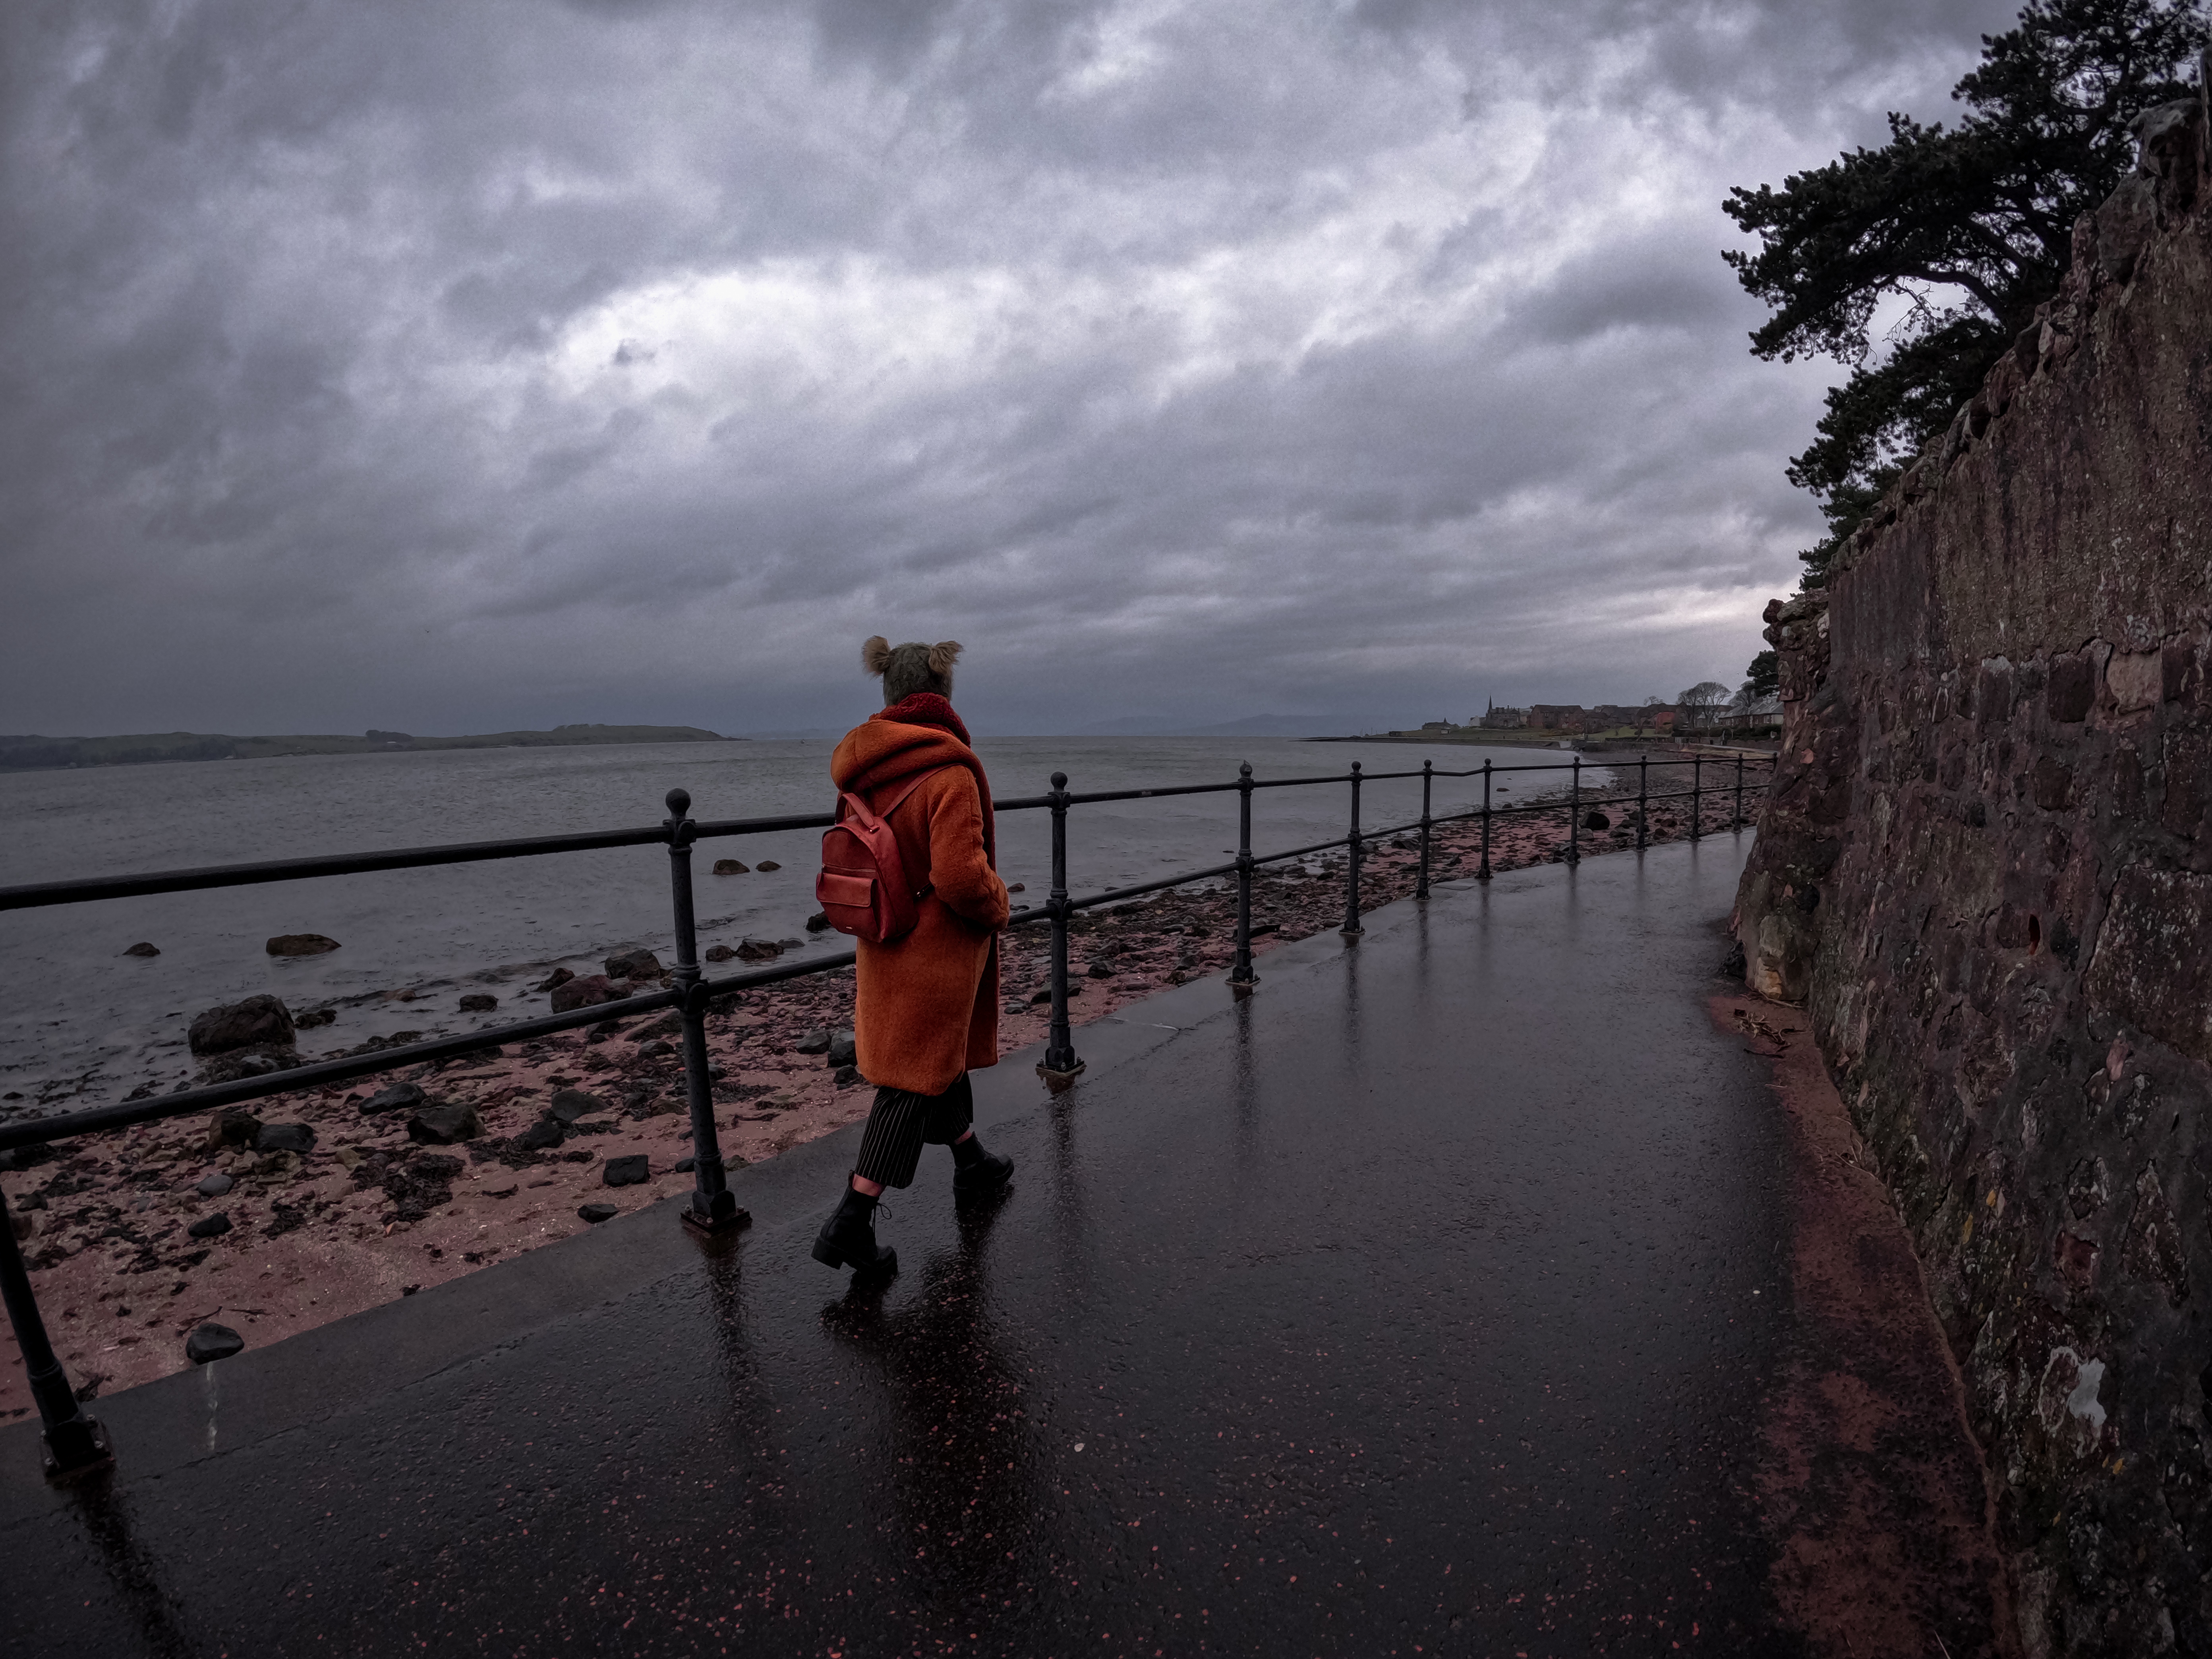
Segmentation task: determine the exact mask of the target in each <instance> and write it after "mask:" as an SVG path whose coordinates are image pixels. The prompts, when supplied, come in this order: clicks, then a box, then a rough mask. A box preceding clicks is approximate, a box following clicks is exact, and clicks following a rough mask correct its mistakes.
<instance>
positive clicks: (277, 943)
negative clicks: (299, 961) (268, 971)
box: [262, 933, 338, 957]
mask: <svg viewBox="0 0 2212 1659" xmlns="http://www.w3.org/2000/svg"><path fill="white" fill-rule="evenodd" d="M262 948H263V949H264V950H265V951H268V952H269V954H270V956H272V957H319V956H321V955H322V954H323V953H324V952H325V951H335V950H337V948H338V942H337V940H336V939H332V938H331V937H330V935H328V934H327V933H279V934H277V935H276V938H274V939H270V941H269V943H268V944H267V945H264V946H263V947H262Z"/></svg>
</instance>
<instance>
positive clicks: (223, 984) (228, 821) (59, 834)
mask: <svg viewBox="0 0 2212 1659" xmlns="http://www.w3.org/2000/svg"><path fill="white" fill-rule="evenodd" d="M831 747H832V744H830V743H829V741H828V740H811V741H779V742H750V743H740V742H727V743H697V744H623V745H610V746H605V747H589V748H583V747H579V748H573V749H513V750H441V751H431V752H427V753H396V754H382V755H328V756H299V757H284V758H280V759H270V760H253V761H194V762H179V763H168V764H161V765H146V766H116V767H100V768H88V769H71V770H66V771H51V772H18V773H11V774H6V775H0V832H4V835H5V843H4V844H5V845H6V847H7V849H8V855H7V858H6V860H5V863H4V875H0V881H4V882H6V883H8V884H15V883H22V882H37V881H57V880H66V879H70V878H84V877H92V876H103V875H116V874H124V873H131V872H142V871H152V870H164V869H174V868H179V867H187V866H200V865H211V864H228V863H234V862H240V861H245V860H258V859H276V858H293V857H301V856H307V855H311V854H331V853H355V852H368V851H373V850H377V849H380V848H395V847H412V846H421V845H430V844H440V843H446V842H466V841H479V840H492V839H499V838H505V837H508V836H547V835H562V834H570V833H574V832H577V831H581V830H586V829H619V828H624V827H630V826H641V825H646V824H651V823H657V822H659V820H660V818H662V817H664V816H665V812H666V808H665V806H664V805H663V798H664V797H665V795H666V793H667V792H668V791H669V790H670V789H671V788H674V787H682V788H684V789H686V790H688V791H690V795H691V812H692V816H693V817H696V818H699V819H702V820H708V819H720V818H739V817H775V816H778V815H784V814H794V813H805V812H824V811H829V810H830V808H831V807H832V806H833V805H835V793H834V791H833V790H832V789H831V787H830V785H829V752H830V750H831ZM977 747H978V750H979V751H980V753H981V756H982V758H983V761H984V763H985V765H986V766H987V769H988V770H989V773H990V777H991V781H992V786H993V789H994V793H995V794H996V795H998V796H999V797H1000V799H1013V798H1018V797H1023V796H1030V795H1036V794H1042V793H1044V792H1045V791H1046V790H1047V789H1048V788H1049V787H1050V778H1051V775H1052V774H1053V773H1054V771H1061V772H1065V773H1066V775H1067V777H1068V787H1069V788H1071V789H1072V790H1075V791H1079V792H1080V791H1085V790H1112V789H1129V788H1142V787H1172V786H1176V785H1184V784H1194V783H1230V782H1234V781H1235V780H1236V777H1237V765H1238V763H1240V762H1244V761H1249V762H1250V763H1251V764H1252V768H1253V771H1254V775H1255V777H1256V778H1258V779H1260V780H1261V781H1267V780H1270V779H1280V778H1291V777H1316V776H1324V775H1338V774H1342V773H1344V772H1346V771H1348V770H1349V769H1350V768H1351V766H1352V763H1353V762H1354V761H1358V762H1359V763H1361V764H1362V765H1363V767H1364V769H1365V770H1366V771H1368V772H1370V773H1392V772H1408V771H1411V772H1418V771H1419V769H1420V766H1421V763H1422V762H1423V761H1424V760H1432V761H1434V762H1435V763H1436V764H1437V767H1438V768H1439V769H1451V770H1455V771H1456V770H1462V769H1468V768H1479V767H1480V766H1481V764H1482V763H1483V761H1484V760H1485V759H1486V758H1488V759H1490V760H1492V761H1493V762H1494V763H1496V764H1498V765H1499V766H1527V765H1528V764H1531V763H1565V762H1566V761H1568V760H1569V759H1570V758H1571V757H1568V756H1566V755H1563V754H1556V753H1547V752H1542V751H1537V752H1531V751H1530V750H1526V749H1505V748H1499V749H1494V750H1486V749H1480V748H1474V747H1469V746H1467V745H1463V744H1435V745H1423V744H1401V743H1357V742H1354V743H1325V744H1317V743H1306V742H1299V741H1297V740H1294V739H1288V738H1004V739H993V738H988V737H982V738H979V739H978V744H977ZM1564 776H1565V775H1563V774H1562V775H1552V774H1543V773H1536V774H1528V773H1521V774H1516V775H1512V776H1511V777H1510V778H1504V779H1499V780H1497V784H1498V794H1497V797H1496V799H1497V801H1498V804H1500V805H1504V804H1507V803H1510V802H1511V801H1514V800H1516V799H1528V798H1529V797H1530V796H1531V795H1533V794H1534V793H1537V792H1538V791H1540V790H1547V789H1549V788H1551V787H1558V786H1559V785H1560V784H1562V783H1563V782H1564ZM1584 777H1585V781H1586V782H1589V781H1595V780H1594V778H1593V774H1592V773H1591V771H1590V770H1589V769H1586V770H1585V773H1584ZM1480 799H1481V781H1480V778H1474V779H1464V778H1453V779H1439V780H1438V781H1437V783H1436V785H1435V793H1434V797H1433V810H1434V811H1436V812H1437V813H1439V814H1442V813H1444V812H1449V811H1462V810H1465V809H1467V808H1468V807H1471V806H1474V805H1479V804H1480ZM1348 805H1349V791H1348V789H1347V788H1346V786H1344V785H1341V784H1335V785H1315V786H1312V787H1302V788H1284V789H1263V790H1260V791H1257V792H1255V795H1254V798H1253V843H1254V849H1255V852H1258V853H1261V854H1266V853H1267V852H1270V851H1274V850H1280V849H1287V848H1292V847H1298V846H1304V845H1305V844H1307V843H1309V842H1318V841H1322V840H1324V839H1326V838H1328V837H1329V836H1340V835H1342V834H1343V833H1344V829H1345V825H1346V811H1347V808H1348ZM1419 812H1420V782H1419V779H1418V778H1414V779H1410V780H1407V779H1401V780H1397V781H1370V782H1369V783H1367V784H1366V785H1365V786H1364V788H1363V791H1362V801H1361V819H1362V823H1363V824H1364V826H1365V827H1368V828H1370V829H1373V828H1389V827H1392V826H1395V825H1397V824H1402V823H1409V822H1411V821H1412V820H1413V819H1414V818H1416V817H1419ZM999 839H1000V871H1001V872H1002V873H1003V874H1004V875H1005V877H1006V879H1007V881H1008V882H1010V883H1012V882H1019V883H1021V884H1023V885H1024V888H1025V889H1026V891H1025V892H1024V894H1022V895H1020V896H1018V897H1017V900H1016V902H1028V903H1032V904H1036V903H1042V902H1043V900H1044V897H1045V896H1046V892H1047V890H1048V887H1049V885H1050V881H1051V861H1050V860H1051V839H1050V817H1049V814H1048V813H1046V812H1043V811H1015V812H1008V813H1006V814H1005V815H1003V816H1002V817H1000V822H999ZM1067 839H1068V885H1069V888H1070V890H1072V891H1073V892H1074V893H1075V894H1077V895H1078V896H1080V895H1082V894H1085V893H1092V892H1098V891H1102V890H1110V889H1114V888H1119V887H1124V886H1131V885H1135V884H1139V883H1142V882H1146V881H1154V880H1158V878H1161V877H1162V876H1164V875H1167V874H1170V873H1172V872H1174V871H1176V870H1177V869H1192V868H1198V867H1203V866H1208V865H1212V864H1218V863H1220V862H1222V861H1223V860H1225V858H1226V857H1228V856H1230V855H1232V854H1234V853H1235V851H1236V848H1237V797H1236V795H1235V794H1234V793H1225V794H1218V795H1199V796H1171V797H1168V798H1166V799H1158V798H1155V799H1143V800H1135V801H1117V802H1102V803H1098V804H1095V805H1086V806H1079V807H1077V808H1075V809H1074V810H1073V811H1072V812H1071V813H1070V815H1069V818H1068V837H1067ZM819 849H820V832H819V831H818V830H793V831H785V832H782V833H779V834H772V835H761V836H734V837H726V838H718V839H714V840H710V841H702V842H700V843H699V845H698V847H697V848H696V851H695V853H694V854H693V857H692V869H693V878H694V887H695V890H696V895H697V898H696V904H697V914H698V917H699V936H700V945H701V948H702V950H703V949H705V948H706V947H708V946H709V945H715V944H731V945H735V944H736V943H738V941H739V940H740V939H744V938H747V937H750V938H757V939H776V940H784V939H797V940H799V941H802V943H800V944H799V945H798V946H797V947H795V948H796V951H798V952H799V953H803V954H811V953H821V954H827V953H829V952H832V951H842V950H844V949H846V948H847V947H848V941H847V940H845V939H842V938H841V937H840V936H838V935H836V934H834V933H831V934H819V935H817V934H810V933H807V932H806V931H805V921H806V918H807V917H808V916H809V915H811V914H813V912H814V910H815V908H816V905H815V902H814V896H813V884H814V874H815V871H816V869H817V866H818V864H819ZM725 858H734V859H737V860H741V861H742V862H744V864H746V865H748V866H756V867H755V868H754V869H753V870H752V871H750V872H749V873H746V874H744V875H730V876H715V875H712V874H710V873H709V872H710V871H711V870H712V868H713V866H714V861H715V860H717V859H725ZM763 861H766V862H769V863H774V864H777V865H780V866H781V868H779V869H776V870H774V871H761V870H759V869H758V868H757V866H759V865H760V864H761V863H762V862H763ZM279 933H322V934H325V935H327V936H329V937H330V938H332V939H337V941H338V942H339V946H340V948H339V949H337V950H336V951H329V952H326V953H325V954H323V955H321V956H315V957H295V958H278V957H270V956H269V955H268V954H267V952H266V950H265V948H264V946H265V943H266V941H267V940H268V939H270V937H271V936H272V935H276V934H279ZM0 938H4V941H5V945H4V950H5V960H6V962H7V963H8V973H7V975H6V976H5V984H6V987H7V994H6V1006H5V1009H4V1012H0V1093H4V1094H5V1095H6V1096H8V1098H5V1099H0V1121H5V1120H6V1119H8V1118H10V1117H15V1116H21V1115H45V1114H46V1113H51V1112H57V1111H67V1110H74V1109H79V1108H82V1107H85V1106H89V1105H94V1104H97V1103H102V1102H106V1101H111V1100H116V1099H120V1098H121V1097H123V1096H124V1095H125V1094H126V1093H128V1092H129V1091H131V1090H132V1089H134V1088H138V1087H143V1086H146V1085H152V1086H154V1087H155V1088H158V1089H161V1090H162V1091H167V1090H169V1089H171V1088H173V1087H175V1086H176V1085H178V1084H179V1083H180V1082H183V1081H185V1079H188V1078H190V1077H191V1075H192V1074H193V1072H194V1069H195V1068H194V1062H193V1061H192V1060H191V1055H190V1054H189V1052H188V1050H187V1049H186V1048H185V1030H186V1028H187V1026H188V1025H189V1024H190V1023H191V1018H192V1017H193V1016H194V1015H195V1014H197V1013H198V1012H201V1011H202V1010H204V1009H206V1008H209V1007H211V1006H215V1005H216V1004H219V1003H225V1002H233V1001H236V1000H238V999H240V998H241V997H245V996H249V995H252V994H255V993H257V992H270V993H273V994H276V995H277V996H279V997H282V998H283V1000H284V1001H285V1002H286V1003H287V1004H288V1005H289V1006H290V1007H291V1008H292V1009H293V1010H294V1011H295V1012H300V1011H301V1010H305V1009H307V1008H313V1007H319V1006H334V1007H335V1008H336V1010H337V1023H336V1024H333V1025H331V1026H328V1027H325V1028H322V1029H319V1030H307V1031H303V1032H301V1050H302V1052H304V1053H307V1054H309V1055H310V1056H311V1057H312V1056H315V1055H319V1054H322V1053H324V1052H325V1051H326V1050H329V1049H332V1048H342V1047H349V1046H351V1045H353V1044H356V1043H358V1042H362V1040H363V1039H364V1038H366V1037H368V1036H391V1035H392V1033H393V1032H395V1031H398V1030H414V1031H419V1032H421V1033H422V1034H423V1035H424V1036H430V1035H435V1034H437V1033H439V1032H442V1031H454V1030H470V1029H473V1028H474V1027H476V1026H477V1025H480V1024H486V1023H492V1022H497V1021H503V1020H507V1019H513V1018H521V1017H524V1016H525V1015H526V1014H528V1013H531V1012H543V1011H544V1003H543V1002H538V1003H530V1004H526V1003H524V1002H522V1001H521V1000H520V994H521V993H522V992H523V990H524V988H525V984H526V981H528V980H529V979H532V978H541V977H543V976H544V974H546V973H547V972H548V971H550V969H552V968H553V967H555V966H556V965H565V966H568V967H569V968H571V969H574V971H576V972H578V973H580V974H581V973H589V972H596V971H598V964H599V960H600V958H602V957H605V955H606V954H607V953H608V952H609V951H612V950H614V949H616V948H617V947H621V946H627V945H645V946H647V947H648V948H650V949H652V950H653V951H656V952H658V953H659V956H660V957H661V959H662V960H663V961H664V962H668V961H671V960H672V959H673V939H672V935H671V916H670V908H669V858H668V854H667V851H666V849H665V848H664V847H657V846H644V847H634V848H617V849H610V850H606V851H599V852H590V853H568V854H557V855H553V856H548V857H535V858H523V859H508V860H497V861H495V862H488V863H481V864H465V865H453V866H443V867H435V868H429V869H420V870H399V871H388V872H377V873H374V874H367V875H353V876H336V877H329V878H318V879H314V880H307V881H289V882H278V883H272V884H266V885H262V886H253V887H237V888H228V889H217V890H208V891H200V892H188V893H164V894H155V895H151V896H144V897H138V898H128V899H112V900H104V901H99V902H90V903H82V904H70V905H58V906H54V907H51V908H41V909H34V910H16V911H10V912H6V913H4V914H0ZM139 940H144V941H147V942H148V943H150V944H152V945H155V946H156V947H157V948H158V949H159V950H160V951H161V954H160V955H159V956H157V957H127V956H125V955H124V954H123V951H125V948H126V947H127V946H129V945H132V944H134V943H136V942H137V941H139ZM732 966H733V967H741V966H742V964H732ZM724 971H727V970H724ZM409 990H413V991H416V993H417V1000H412V1001H403V1000H398V994H399V993H402V992H405V991H409ZM472 990H477V991H483V990H488V991H490V992H491V993H492V994H495V995H497V996H499V998H500V1007H499V1009H498V1011H497V1012H495V1013H494V1014H490V1015H462V1014H460V1013H459V1011H458V1009H457V1007H456V1006H455V1005H456V1002H457V1000H458V997H459V994H461V993H462V992H465V991H472Z"/></svg>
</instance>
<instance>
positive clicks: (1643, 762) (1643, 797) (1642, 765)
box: [1636, 755, 1651, 853]
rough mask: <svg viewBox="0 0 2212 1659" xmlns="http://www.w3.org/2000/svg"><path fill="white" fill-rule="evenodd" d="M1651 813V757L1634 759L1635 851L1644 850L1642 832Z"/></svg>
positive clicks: (1640, 756)
mask: <svg viewBox="0 0 2212 1659" xmlns="http://www.w3.org/2000/svg"><path fill="white" fill-rule="evenodd" d="M1650 811H1651V757H1650V756H1649V755H1638V757H1636V850H1637V851H1638V852H1639V853H1640V852H1642V851H1643V850H1644V832H1645V829H1646V826H1647V824H1648V823H1649V822H1650Z"/></svg>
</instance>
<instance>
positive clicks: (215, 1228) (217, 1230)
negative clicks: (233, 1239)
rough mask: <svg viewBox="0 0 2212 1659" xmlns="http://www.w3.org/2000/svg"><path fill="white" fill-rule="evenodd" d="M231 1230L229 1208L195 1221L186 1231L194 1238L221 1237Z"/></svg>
mask: <svg viewBox="0 0 2212 1659" xmlns="http://www.w3.org/2000/svg"><path fill="white" fill-rule="evenodd" d="M228 1231H230V1212H229V1211H228V1210H217V1211H216V1212H215V1213H214V1214H213V1215H211V1216H208V1217H206V1218H204V1219H203V1220H199V1221H195V1222H194V1223H192V1225H191V1226H189V1227H187V1228H185V1232H186V1233H187V1234H188V1235H189V1236H191V1237H193V1238H221V1237H222V1236H223V1235H224V1234H225V1233H227V1232H228Z"/></svg>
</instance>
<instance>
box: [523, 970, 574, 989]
mask: <svg viewBox="0 0 2212 1659" xmlns="http://www.w3.org/2000/svg"><path fill="white" fill-rule="evenodd" d="M575 977H576V970H575V969H573V968H556V969H554V970H553V971H552V972H551V973H550V974H548V975H546V976H545V977H544V979H543V980H541V981H538V983H537V984H535V985H533V986H532V987H530V988H531V989H532V990H533V991H555V990H558V989H559V988H560V987H562V986H563V985H566V984H567V983H568V981H570V980H572V979H574V978H575Z"/></svg>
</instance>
